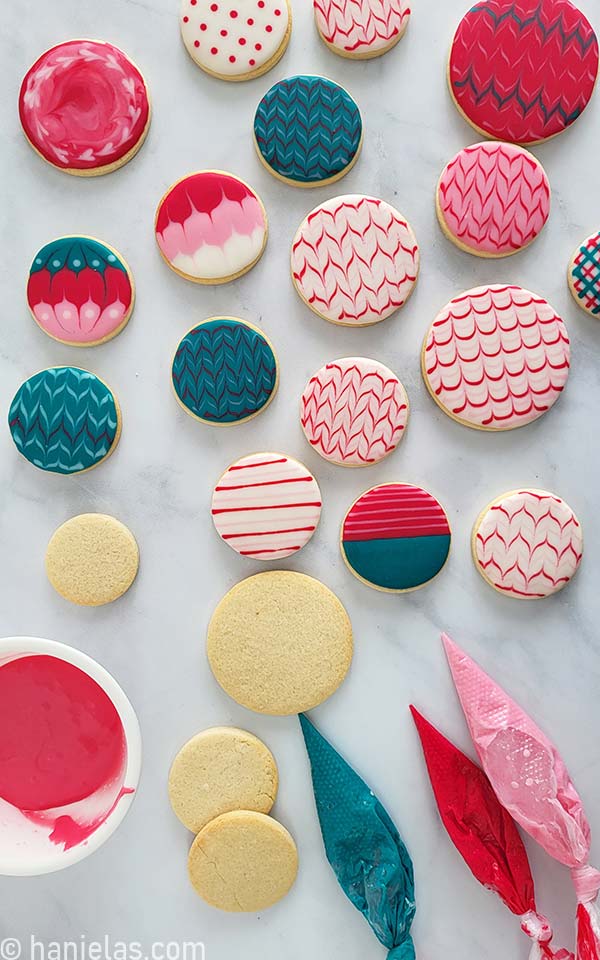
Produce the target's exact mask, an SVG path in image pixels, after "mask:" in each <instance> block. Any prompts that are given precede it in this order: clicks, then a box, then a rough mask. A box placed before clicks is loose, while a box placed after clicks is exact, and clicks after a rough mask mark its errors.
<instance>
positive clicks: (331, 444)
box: [300, 357, 409, 467]
mask: <svg viewBox="0 0 600 960" xmlns="http://www.w3.org/2000/svg"><path fill="white" fill-rule="evenodd" d="M408 413H409V405H408V397H407V395H406V390H405V389H404V387H403V386H402V384H401V382H400V380H399V379H398V377H397V376H396V374H395V373H392V371H391V370H389V369H388V367H386V366H384V364H383V363H380V362H379V361H378V360H368V359H366V358H365V357H345V358H343V359H342V360H333V361H332V362H331V363H328V364H326V365H325V366H324V367H322V368H321V369H320V370H319V371H317V373H315V375H314V376H313V377H311V378H310V380H309V381H308V384H307V385H306V388H305V390H304V393H303V394H302V398H301V400H300V422H301V424H302V429H303V430H304V434H305V436H306V439H307V440H308V442H309V443H310V445H311V447H312V448H313V450H316V452H317V453H318V454H319V455H320V456H322V457H323V458H324V459H325V460H329V461H330V462H331V463H337V464H339V465H340V466H343V467H368V466H370V465H371V464H372V463H378V462H379V461H380V460H383V458H384V457H387V456H388V454H390V453H392V451H394V450H395V449H396V447H397V446H398V444H399V443H400V441H401V440H402V438H403V436H404V431H405V429H406V425H407V423H408Z"/></svg>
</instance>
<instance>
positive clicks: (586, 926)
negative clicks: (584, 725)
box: [442, 634, 600, 960]
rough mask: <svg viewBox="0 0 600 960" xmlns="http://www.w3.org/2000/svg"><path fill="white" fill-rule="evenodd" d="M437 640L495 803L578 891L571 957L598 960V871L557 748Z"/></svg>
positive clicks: (581, 813) (497, 690)
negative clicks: (564, 871)
mask: <svg viewBox="0 0 600 960" xmlns="http://www.w3.org/2000/svg"><path fill="white" fill-rule="evenodd" d="M442 641H443V643H444V647H445V649H446V655H447V657H448V663H449V664H450V670H451V671H452V677H453V679H454V684H455V686H456V690H457V693H458V696H459V699H460V702H461V705H462V708H463V712H464V714H465V718H466V720H467V724H468V726H469V730H470V732H471V737H472V739H473V743H474V744H475V748H476V750H477V753H478V755H479V759H480V760H481V765H482V766H483V769H484V770H485V772H486V774H487V776H488V778H489V780H490V781H491V784H492V786H493V788H494V791H495V792H496V795H497V797H498V799H499V800H500V803H501V804H502V805H503V806H504V807H505V808H506V810H508V812H509V813H510V814H511V816H512V817H513V818H514V819H515V820H516V821H517V823H518V824H520V826H521V827H522V828H523V830H526V831H527V833H529V834H530V835H531V836H532V837H533V838H534V840H537V842H538V843H539V844H540V845H541V846H542V847H543V848H544V850H545V851H546V852H547V853H548V854H550V856H551V857H553V858H554V859H555V860H558V861H559V862H560V863H563V864H564V865H565V866H566V867H569V869H570V870H571V877H572V879H573V885H574V887H575V893H576V896H577V905H578V906H577V958H578V960H600V910H599V909H598V903H597V898H598V892H599V891H600V872H599V871H598V870H595V869H594V868H593V867H592V866H590V862H589V860H590V845H591V831H590V825H589V823H588V821H587V817H586V815H585V812H584V809H583V804H582V802H581V798H580V796H579V794H578V793H577V790H576V789H575V786H574V784H573V781H572V780H571V777H570V776H569V773H568V771H567V768H566V767H565V764H564V761H563V759H562V757H561V756H560V754H559V753H558V751H557V750H556V747H555V746H554V745H553V744H552V743H550V741H549V740H548V738H547V737H546V736H545V734H544V733H542V731H541V730H540V729H539V727H538V726H537V725H536V724H535V723H534V722H533V720H532V719H531V717H529V716H528V715H527V714H526V713H525V712H524V711H523V710H522V709H521V707H519V706H518V705H517V704H516V703H515V702H514V701H513V700H511V698H510V697H509V696H507V694H506V693H505V692H504V691H503V690H502V689H501V687H499V686H498V685H497V684H496V683H494V681H493V680H492V679H491V678H490V677H488V675H487V674H486V673H484V672H483V670H482V669H481V668H480V667H479V666H477V664H476V663H474V661H473V660H471V659H470V657H468V656H467V655H466V654H465V653H463V651H462V650H460V648H459V647H457V646H456V644H455V643H453V642H452V640H451V639H450V638H449V637H447V636H446V635H445V634H444V635H443V636H442Z"/></svg>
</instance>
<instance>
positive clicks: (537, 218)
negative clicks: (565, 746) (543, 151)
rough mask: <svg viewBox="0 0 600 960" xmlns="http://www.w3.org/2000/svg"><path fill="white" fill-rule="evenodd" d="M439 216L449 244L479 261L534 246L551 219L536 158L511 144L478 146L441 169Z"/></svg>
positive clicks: (547, 185) (543, 175) (545, 186)
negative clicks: (479, 259) (531, 244)
mask: <svg viewBox="0 0 600 960" xmlns="http://www.w3.org/2000/svg"><path fill="white" fill-rule="evenodd" d="M436 200H437V214H438V219H439V221H440V225H441V227H442V230H443V231H444V233H445V234H446V236H447V237H448V239H449V240H451V241H452V242H453V243H455V244H456V246H458V247H460V249H461V250H465V251H466V252H467V253H473V254H475V255H476V256H478V257H507V256H510V255H511V254H513V253H518V252H519V250H523V249H524V248H525V247H528V246H529V244H530V243H533V241H534V240H535V238H536V237H537V235H538V234H539V233H540V231H541V230H542V229H543V227H544V226H545V225H546V221H547V220H548V217H549V215H550V183H549V181H548V177H547V176H546V173H545V171H544V168H543V167H542V165H541V163H540V162H539V160H537V159H536V158H535V157H534V156H533V154H531V153H528V152H527V150H524V149H523V148H522V147H518V146H515V145H514V144H512V143H476V144H474V146H471V147H465V149H464V150H461V151H460V153H458V154H457V155H456V156H455V157H454V159H453V160H451V161H450V163H449V164H448V166H447V167H446V168H445V169H444V171H443V173H442V176H441V177H440V182H439V184H438V190H437V198H436Z"/></svg>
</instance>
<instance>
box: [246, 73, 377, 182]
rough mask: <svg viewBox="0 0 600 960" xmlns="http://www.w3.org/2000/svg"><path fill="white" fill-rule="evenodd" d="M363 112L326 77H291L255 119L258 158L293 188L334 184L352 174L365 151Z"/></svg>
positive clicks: (275, 88) (270, 92) (275, 90)
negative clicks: (359, 157) (361, 149)
mask: <svg viewBox="0 0 600 960" xmlns="http://www.w3.org/2000/svg"><path fill="white" fill-rule="evenodd" d="M362 137H363V125H362V118H361V115H360V110H359V109H358V106H357V105H356V103H355V102H354V100H353V99H352V97H351V96H350V94H349V93H347V92H346V90H344V89H343V87H340V86H338V84H337V83H334V82H333V80H327V79H325V77H313V76H298V77H289V78H288V79H287V80H280V81H279V83H276V84H275V85H274V86H273V87H271V89H270V90H268V91H267V93H266V94H265V95H264V97H263V98H262V100H261V101H260V103H259V105H258V107H257V109H256V114H255V117H254V140H255V145H256V149H257V151H258V156H259V157H260V159H261V160H262V162H263V163H264V164H265V166H266V168H267V170H269V171H270V172H271V173H272V174H273V175H274V176H276V177H278V178H279V179H280V180H284V181H285V182H286V183H289V184H291V185H292V186H294V187H317V186H321V185H323V184H327V183H334V181H336V180H340V179H341V178H342V177H343V176H345V175H346V174H347V173H348V171H349V170H351V169H352V167H353V166H354V164H355V163H356V161H357V160H358V155H359V153H360V148H361V146H362Z"/></svg>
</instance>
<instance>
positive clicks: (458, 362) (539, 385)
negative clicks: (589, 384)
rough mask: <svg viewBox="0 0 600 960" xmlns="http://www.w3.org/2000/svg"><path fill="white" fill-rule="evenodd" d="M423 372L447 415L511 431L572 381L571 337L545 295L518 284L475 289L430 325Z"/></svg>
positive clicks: (534, 415)
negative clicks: (542, 295)
mask: <svg viewBox="0 0 600 960" xmlns="http://www.w3.org/2000/svg"><path fill="white" fill-rule="evenodd" d="M422 366H423V376H424V378H425V383H426V385H427V387H428V389H429V391H430V393H431V395H432V396H433V398H434V399H435V400H436V402H437V403H438V404H439V405H440V406H441V408H442V409H443V410H444V412H445V413H448V414H450V416H452V417H454V418H455V419H456V420H459V421H460V422H461V423H464V424H466V426H469V427H483V428H486V429H489V430H512V429H513V428H514V427H521V426H523V425H524V424H526V423H531V422H532V421H533V420H537V419H538V417H541V416H542V414H544V413H546V411H547V410H549V409H550V407H551V406H552V405H553V404H554V403H556V401H557V400H558V398H559V396H560V395H561V393H562V391H563V390H564V388H565V386H566V383H567V379H568V376H569V366H570V346H569V336H568V334H567V331H566V328H565V325H564V323H563V321H562V320H561V319H560V317H559V316H558V315H557V314H556V312H555V311H554V310H553V308H552V307H551V306H550V304H549V303H547V302H546V300H544V299H543V297H538V296H536V295H535V294H533V293H529V291H528V290H523V289H522V288H521V287H517V286H508V285H500V284H497V285H493V286H489V287H476V288H475V289H474V290H468V291H467V292H466V293H464V294H462V295H461V296H460V297H456V298H455V299H454V300H451V301H450V303H449V304H448V305H447V306H445V307H444V309H443V310H442V311H441V313H440V314H439V315H438V316H437V318H436V319H435V320H434V322H433V325H432V326H431V328H430V330H429V333H428V334H427V337H426V339H425V345H424V350H423V364H422Z"/></svg>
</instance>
